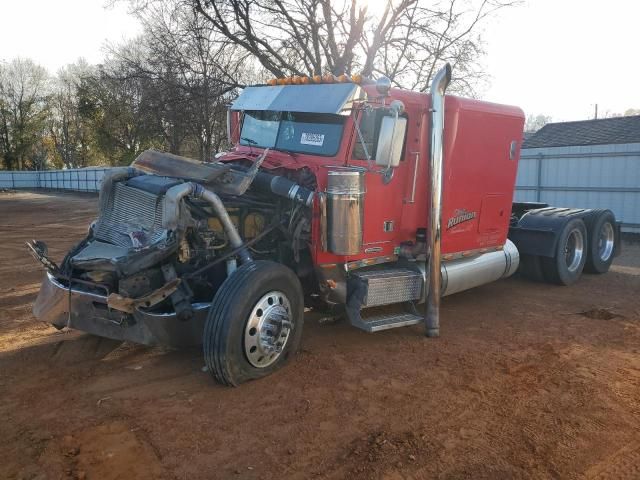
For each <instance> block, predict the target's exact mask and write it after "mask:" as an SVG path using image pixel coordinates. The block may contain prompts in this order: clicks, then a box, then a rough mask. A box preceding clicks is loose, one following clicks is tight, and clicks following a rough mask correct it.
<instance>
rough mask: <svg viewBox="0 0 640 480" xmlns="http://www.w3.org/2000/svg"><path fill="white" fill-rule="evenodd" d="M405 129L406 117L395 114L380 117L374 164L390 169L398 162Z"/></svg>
mask: <svg viewBox="0 0 640 480" xmlns="http://www.w3.org/2000/svg"><path fill="white" fill-rule="evenodd" d="M406 130H407V119H406V118H404V117H400V116H398V114H397V113H396V115H394V116H384V117H382V123H381V124H380V134H379V136H378V148H377V149H376V165H379V166H382V167H386V168H387V169H391V168H393V167H397V166H398V165H399V164H400V157H401V156H402V146H403V143H404V134H405V132H406Z"/></svg>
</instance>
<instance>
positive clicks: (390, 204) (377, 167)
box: [348, 108, 408, 256]
mask: <svg viewBox="0 0 640 480" xmlns="http://www.w3.org/2000/svg"><path fill="white" fill-rule="evenodd" d="M355 121H356V122H357V125H356V128H355V132H354V135H353V137H352V138H353V140H352V148H351V154H350V158H349V160H348V164H349V165H351V166H358V167H362V168H366V169H367V170H368V172H367V174H366V189H367V191H366V194H365V202H364V235H363V250H364V253H365V254H367V255H368V256H383V255H392V254H393V253H394V248H395V246H396V245H397V244H398V243H399V242H398V234H399V230H400V228H399V227H400V220H401V218H402V207H403V200H404V193H405V192H404V187H405V183H406V181H405V178H406V167H407V166H406V164H407V162H405V161H404V156H405V155H404V154H405V152H404V150H405V143H406V141H405V140H406V131H407V123H408V121H407V118H406V116H401V115H400V116H398V119H397V121H396V118H395V116H394V115H393V114H392V113H391V112H390V111H389V110H388V109H383V108H377V109H369V108H364V109H363V110H360V111H359V112H358V116H357V118H356V120H355ZM394 123H395V125H394ZM358 126H359V130H360V131H359V132H358V128H357V127H358ZM394 136H395V138H394Z"/></svg>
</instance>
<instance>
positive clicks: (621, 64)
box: [0, 0, 640, 121]
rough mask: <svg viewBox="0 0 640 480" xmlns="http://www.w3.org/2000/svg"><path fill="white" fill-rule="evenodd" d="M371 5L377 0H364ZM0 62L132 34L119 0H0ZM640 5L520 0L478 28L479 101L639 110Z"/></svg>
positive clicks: (88, 52) (579, 112)
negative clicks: (482, 80)
mask: <svg viewBox="0 0 640 480" xmlns="http://www.w3.org/2000/svg"><path fill="white" fill-rule="evenodd" d="M368 1H369V3H370V4H371V5H372V6H373V5H377V4H379V3H381V0H368ZM2 3H3V4H2V7H1V9H0V14H1V16H2V22H0V24H1V28H0V59H1V60H10V59H11V58H14V57H16V56H21V57H30V58H32V59H33V60H34V61H36V62H37V63H39V64H41V65H43V66H45V67H46V68H47V69H48V70H49V71H51V72H52V73H55V72H56V71H57V70H58V69H59V68H60V67H62V66H64V65H66V64H68V63H71V62H74V61H76V60H77V59H78V58H79V57H84V58H85V59H86V60H87V61H88V62H90V63H99V62H101V61H102V59H103V58H104V54H105V45H106V43H107V42H111V43H117V42H119V41H122V40H124V39H127V38H131V37H135V36H136V35H137V34H139V33H140V26H139V25H138V24H137V22H136V20H135V19H134V18H133V17H131V16H130V15H128V13H127V5H126V2H116V3H115V5H111V6H108V5H109V3H111V2H106V1H105V0H57V1H55V2H52V1H50V0H30V1H24V0H23V1H13V0H3V2H2ZM639 19H640V2H637V1H635V0H607V1H606V2H604V1H602V0H523V2H522V4H521V6H518V7H514V8H509V9H506V10H502V11H501V12H500V13H499V14H498V15H496V16H495V17H493V18H492V19H491V20H490V21H489V22H487V23H486V24H485V28H484V33H483V39H484V41H485V48H486V52H487V55H486V57H485V58H484V59H483V65H484V67H485V71H486V72H487V73H488V74H489V76H490V78H489V84H488V87H487V88H485V89H484V90H483V91H482V92H481V93H482V98H484V99H486V100H490V101H494V102H498V103H508V104H512V105H518V106H520V107H521V108H522V109H523V110H524V111H525V113H527V114H532V115H537V114H543V115H547V116H550V117H552V119H553V120H554V121H569V120H582V119H587V118H593V115H594V106H595V104H596V103H597V104H598V110H599V112H600V116H602V115H603V114H605V113H606V112H610V113H622V112H624V111H625V110H627V109H628V108H640V62H639V61H638V54H637V52H635V50H636V49H637V47H638V46H639V45H640V40H639V37H640V36H639V35H638V33H637V28H638V27H639V26H640V23H639Z"/></svg>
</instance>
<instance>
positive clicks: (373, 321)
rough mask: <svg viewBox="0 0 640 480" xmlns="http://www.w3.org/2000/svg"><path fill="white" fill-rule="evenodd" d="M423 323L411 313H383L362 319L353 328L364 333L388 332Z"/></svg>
mask: <svg viewBox="0 0 640 480" xmlns="http://www.w3.org/2000/svg"><path fill="white" fill-rule="evenodd" d="M423 321H424V318H423V317H421V316H420V315H415V314H413V313H407V312H399V313H383V314H378V315H372V316H369V317H363V318H362V321H361V322H358V323H357V324H355V325H354V326H356V327H358V328H360V329H361V330H364V331H365V332H379V331H381V330H389V329H390V328H398V327H407V326H409V325H417V324H419V323H421V322H423Z"/></svg>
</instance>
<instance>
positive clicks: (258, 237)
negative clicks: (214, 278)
mask: <svg viewBox="0 0 640 480" xmlns="http://www.w3.org/2000/svg"><path fill="white" fill-rule="evenodd" d="M280 225H282V222H279V223H274V224H273V225H271V226H269V227H267V228H265V229H264V230H263V231H262V232H260V233H259V234H258V235H256V236H255V237H254V238H252V239H251V240H249V241H248V242H245V243H243V244H242V245H240V246H239V247H236V248H234V249H233V250H231V251H229V252H227V253H225V254H224V255H222V256H221V257H218V258H216V259H215V260H214V261H213V262H211V263H209V264H207V265H205V266H204V267H202V268H199V269H198V270H196V271H195V272H191V273H189V274H187V275H184V277H183V278H184V279H186V280H188V279H190V278H193V277H197V276H198V275H202V274H203V273H204V272H206V271H207V270H209V269H211V268H213V267H215V266H216V265H219V264H221V263H222V262H224V261H225V260H227V259H228V258H229V257H233V256H234V255H237V254H238V253H240V252H241V251H242V250H243V249H247V248H249V247H250V246H251V245H253V244H255V243H257V242H259V241H260V240H262V239H263V238H264V237H265V236H267V235H268V234H269V233H271V232H273V231H274V230H275V229H276V228H278V227H279V226H280Z"/></svg>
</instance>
